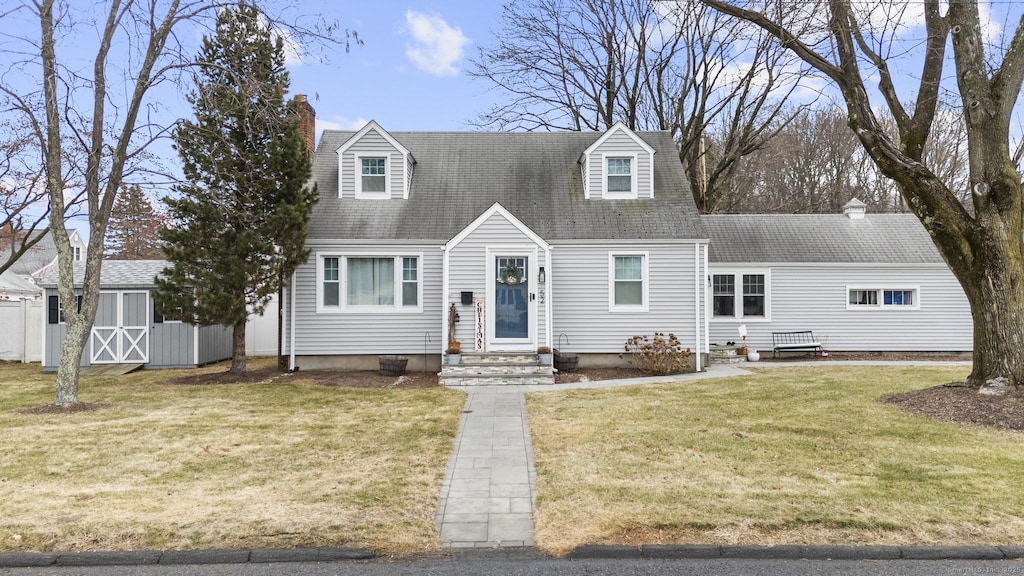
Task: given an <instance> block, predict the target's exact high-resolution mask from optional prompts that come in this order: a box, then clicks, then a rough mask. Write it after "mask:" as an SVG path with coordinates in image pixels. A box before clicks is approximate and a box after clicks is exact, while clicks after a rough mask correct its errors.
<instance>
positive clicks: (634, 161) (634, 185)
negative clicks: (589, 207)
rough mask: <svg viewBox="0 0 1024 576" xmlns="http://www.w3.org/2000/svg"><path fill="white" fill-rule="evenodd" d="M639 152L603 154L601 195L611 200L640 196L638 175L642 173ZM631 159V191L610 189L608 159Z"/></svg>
mask: <svg viewBox="0 0 1024 576" xmlns="http://www.w3.org/2000/svg"><path fill="white" fill-rule="evenodd" d="M639 156H640V155H639V154H638V153H636V152H621V153H619V152H614V153H613V152H605V153H602V154H601V197H602V198H607V199H609V200H634V199H636V198H638V197H639V190H638V182H637V177H638V175H639V173H640V162H639ZM620 158H622V159H629V162H630V171H629V191H628V192H612V191H609V190H608V177H609V176H611V175H610V174H608V161H609V160H616V159H620Z"/></svg>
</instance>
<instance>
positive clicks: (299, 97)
mask: <svg viewBox="0 0 1024 576" xmlns="http://www.w3.org/2000/svg"><path fill="white" fill-rule="evenodd" d="M292 100H293V101H294V102H295V108H296V109H297V110H298V111H299V131H300V132H302V140H303V141H304V142H305V143H306V150H307V151H309V156H310V157H312V156H313V152H314V151H315V150H316V110H314V109H313V105H312V104H310V103H309V102H308V101H307V100H306V95H305V94H296V95H295V98H293V99H292Z"/></svg>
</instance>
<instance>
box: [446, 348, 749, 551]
mask: <svg viewBox="0 0 1024 576" xmlns="http://www.w3.org/2000/svg"><path fill="white" fill-rule="evenodd" d="M744 374H749V372H747V371H745V370H742V369H739V368H736V367H734V366H725V365H713V366H711V367H710V369H709V370H708V371H707V372H701V373H699V374H681V375H678V376H672V377H668V378H666V377H652V378H636V379H629V380H603V381H599V382H574V383H571V384H555V385H553V386H551V385H546V386H453V387H452V388H458V389H460V390H464V391H465V392H466V393H467V395H468V397H467V399H466V406H465V408H464V409H463V415H462V422H461V423H460V424H459V435H458V437H457V438H456V439H455V453H454V455H453V456H452V459H451V462H450V463H449V464H448V472H447V474H446V477H445V481H444V484H443V485H442V486H441V504H440V506H439V508H438V511H437V524H438V527H439V528H440V532H441V540H442V541H443V542H444V543H445V545H446V546H450V547H453V548H497V547H512V546H533V510H534V504H535V501H536V497H537V474H536V471H535V470H534V460H533V443H532V442H531V441H530V426H529V423H528V422H527V419H526V396H525V394H526V393H527V392H540V391H552V390H569V389H576V388H611V387H615V386H627V385H635V384H644V383H654V382H669V381H677V380H678V381H685V380H701V379H705V378H721V377H724V376H741V375H744Z"/></svg>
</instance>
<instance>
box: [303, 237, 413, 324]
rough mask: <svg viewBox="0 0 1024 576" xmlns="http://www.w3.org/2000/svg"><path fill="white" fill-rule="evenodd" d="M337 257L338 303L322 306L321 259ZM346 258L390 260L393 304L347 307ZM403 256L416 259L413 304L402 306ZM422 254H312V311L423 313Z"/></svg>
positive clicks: (322, 263)
mask: <svg viewBox="0 0 1024 576" xmlns="http://www.w3.org/2000/svg"><path fill="white" fill-rule="evenodd" d="M325 258H337V259H338V305H337V306H325V305H324V289H323V286H324V259H325ZM349 258H391V259H392V260H394V266H393V273H394V284H393V286H394V290H395V294H394V303H393V304H392V305H390V306H350V305H349V304H348V259H349ZM403 258H415V259H416V305H415V306H403V305H402V285H403V284H404V283H406V282H405V280H404V279H403V262H402V259H403ZM423 299H424V293H423V253H422V252H392V253H379V252H373V253H366V254H363V253H358V252H317V253H316V312H317V314H339V313H360V314H396V313H397V314H416V313H422V312H423Z"/></svg>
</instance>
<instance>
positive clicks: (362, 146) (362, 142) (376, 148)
mask: <svg viewBox="0 0 1024 576" xmlns="http://www.w3.org/2000/svg"><path fill="white" fill-rule="evenodd" d="M375 155H376V156H386V155H390V158H391V163H390V164H389V165H388V170H389V174H388V179H389V180H388V183H389V185H390V192H391V198H399V199H401V198H402V190H403V186H404V185H405V182H406V164H405V156H404V155H403V154H402V153H401V152H400V151H399V150H398V149H396V148H395V147H394V146H392V145H391V143H390V142H388V141H387V140H386V139H385V138H384V137H383V136H381V135H380V133H378V132H377V131H376V130H370V131H369V132H367V133H366V134H364V135H363V137H362V138H360V139H359V141H358V142H355V143H353V144H352V146H350V147H349V148H348V149H347V150H345V152H344V153H343V154H340V158H339V159H338V160H339V162H340V172H339V173H338V185H339V186H340V187H341V197H342V198H355V197H356V178H357V177H358V166H356V157H357V156H375Z"/></svg>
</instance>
